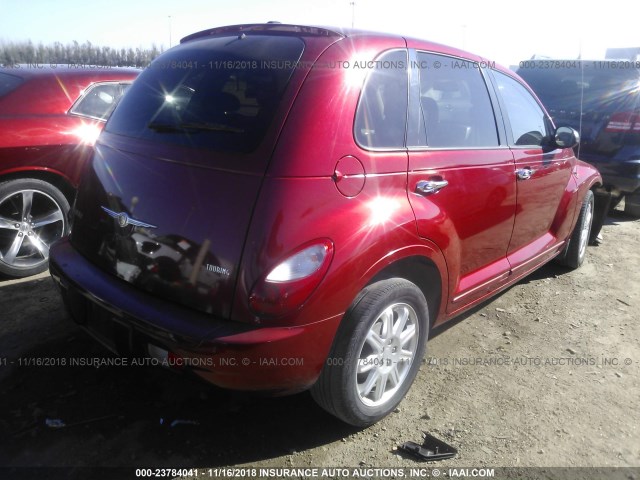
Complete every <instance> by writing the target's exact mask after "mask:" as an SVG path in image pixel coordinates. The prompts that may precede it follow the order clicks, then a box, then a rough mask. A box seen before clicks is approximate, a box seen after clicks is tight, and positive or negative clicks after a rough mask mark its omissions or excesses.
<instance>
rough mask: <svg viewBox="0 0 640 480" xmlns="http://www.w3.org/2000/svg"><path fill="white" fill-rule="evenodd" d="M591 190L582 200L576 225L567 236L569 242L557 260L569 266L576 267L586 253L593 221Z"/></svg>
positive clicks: (580, 263)
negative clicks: (569, 235)
mask: <svg viewBox="0 0 640 480" xmlns="http://www.w3.org/2000/svg"><path fill="white" fill-rule="evenodd" d="M593 203H594V202H593V192H592V191H591V190H588V191H587V193H586V195H585V196H584V200H583V201H582V207H581V208H580V214H579V215H578V221H577V222H576V226H575V228H574V229H573V232H572V233H571V237H569V243H568V244H567V246H566V247H565V250H564V252H563V253H562V256H561V257H560V258H558V262H559V263H561V264H562V265H566V266H567V267H571V268H578V267H579V266H580V265H582V263H583V262H584V257H585V256H586V253H587V244H588V243H589V239H590V237H591V224H592V222H593Z"/></svg>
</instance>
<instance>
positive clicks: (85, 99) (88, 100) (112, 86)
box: [70, 82, 129, 120]
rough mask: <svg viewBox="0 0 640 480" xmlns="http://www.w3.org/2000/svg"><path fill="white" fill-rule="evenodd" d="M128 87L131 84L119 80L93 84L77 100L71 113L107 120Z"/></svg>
mask: <svg viewBox="0 0 640 480" xmlns="http://www.w3.org/2000/svg"><path fill="white" fill-rule="evenodd" d="M128 87H129V84H121V83H117V82H106V83H97V84H94V85H91V86H90V87H89V88H87V89H86V90H85V92H84V94H83V95H82V96H81V97H80V98H78V100H76V103H75V104H74V105H73V107H71V110H70V113H73V114H75V115H82V116H85V117H91V118H96V119H98V120H105V119H106V118H108V117H109V114H110V113H111V112H112V111H113V109H114V108H115V107H116V104H117V103H118V100H119V99H120V97H121V96H122V95H123V94H124V92H125V90H126V89H127V88H128Z"/></svg>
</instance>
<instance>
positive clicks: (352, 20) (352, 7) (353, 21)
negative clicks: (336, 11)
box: [349, 1, 356, 28]
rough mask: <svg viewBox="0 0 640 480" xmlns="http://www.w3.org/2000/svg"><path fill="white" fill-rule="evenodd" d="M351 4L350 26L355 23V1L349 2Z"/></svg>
mask: <svg viewBox="0 0 640 480" xmlns="http://www.w3.org/2000/svg"><path fill="white" fill-rule="evenodd" d="M349 5H351V28H353V27H354V26H355V24H356V2H354V1H352V2H349Z"/></svg>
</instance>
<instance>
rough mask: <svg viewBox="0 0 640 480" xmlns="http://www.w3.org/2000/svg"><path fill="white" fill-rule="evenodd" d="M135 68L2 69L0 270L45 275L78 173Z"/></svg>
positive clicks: (18, 274) (65, 225) (64, 228)
mask: <svg viewBox="0 0 640 480" xmlns="http://www.w3.org/2000/svg"><path fill="white" fill-rule="evenodd" d="M137 75H138V71H137V70H132V69H119V68H108V67H105V68H98V67H95V68H79V67H77V68H73V67H66V66H65V67H63V66H58V67H57V68H53V67H40V66H27V65H16V66H14V67H12V68H0V273H2V274H5V275H10V276H14V277H25V276H28V275H33V274H36V273H39V272H42V271H44V270H46V268H47V265H48V260H49V245H51V243H52V242H54V241H55V240H57V239H59V238H60V237H62V236H63V235H64V234H65V233H66V232H67V231H68V221H67V214H68V212H69V205H70V204H71V203H72V199H73V195H74V192H75V187H76V186H77V185H78V181H79V176H80V172H81V170H82V167H83V165H84V164H85V162H86V161H87V160H88V159H89V158H90V156H91V154H92V152H93V141H94V140H95V138H96V137H97V135H98V133H100V131H101V130H102V127H103V125H104V122H105V120H106V118H107V117H108V116H109V114H110V113H111V111H112V110H113V108H114V107H115V105H116V103H117V102H118V100H119V98H120V97H121V96H122V94H123V93H124V91H125V90H126V88H127V86H128V85H130V83H131V82H132V80H133V79H134V78H135V77H136V76H137Z"/></svg>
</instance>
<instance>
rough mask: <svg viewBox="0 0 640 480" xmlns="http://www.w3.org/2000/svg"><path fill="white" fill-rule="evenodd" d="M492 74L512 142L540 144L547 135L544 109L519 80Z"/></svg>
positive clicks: (517, 143)
mask: <svg viewBox="0 0 640 480" xmlns="http://www.w3.org/2000/svg"><path fill="white" fill-rule="evenodd" d="M494 74H495V78H496V83H497V85H498V91H499V92H500V95H501V97H502V100H503V102H504V106H505V108H506V110H507V116H508V122H507V123H508V126H510V128H511V134H512V139H513V140H512V143H513V144H514V145H518V146H542V145H543V144H544V142H545V140H546V139H547V137H548V132H547V127H546V125H547V123H546V119H545V118H546V116H545V113H544V111H543V110H542V108H541V107H540V105H539V104H538V102H537V101H536V99H535V98H534V97H533V95H531V94H530V93H529V91H528V90H527V89H526V88H525V87H523V86H522V85H521V84H520V83H519V82H517V81H516V80H514V79H513V78H511V77H509V76H507V75H505V74H503V73H500V72H494Z"/></svg>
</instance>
